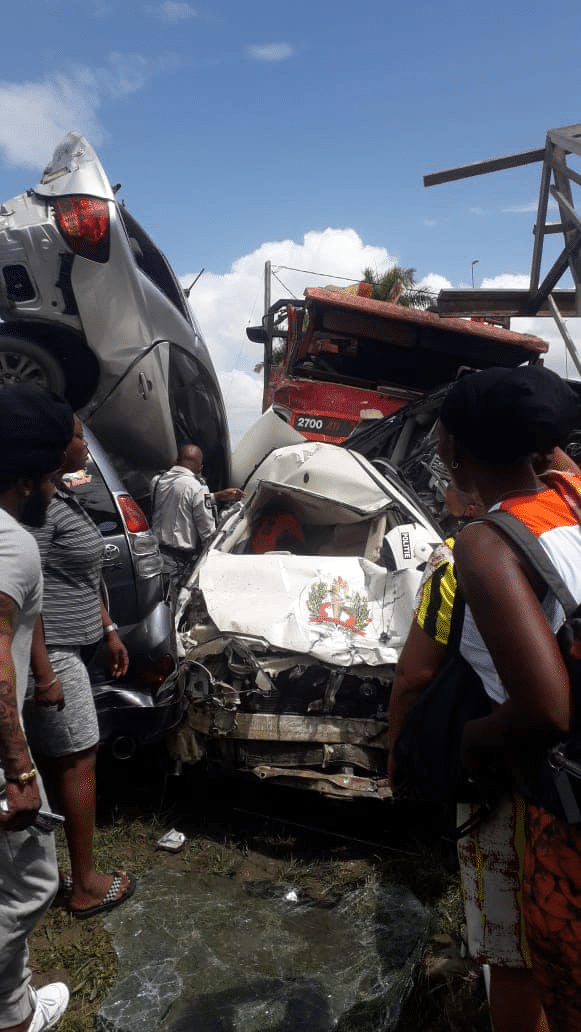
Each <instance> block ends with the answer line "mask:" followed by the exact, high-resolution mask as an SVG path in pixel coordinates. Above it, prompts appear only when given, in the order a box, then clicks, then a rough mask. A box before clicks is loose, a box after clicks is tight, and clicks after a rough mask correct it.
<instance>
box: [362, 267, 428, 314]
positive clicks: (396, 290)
mask: <svg viewBox="0 0 581 1032" xmlns="http://www.w3.org/2000/svg"><path fill="white" fill-rule="evenodd" d="M363 282H364V283H370V284H371V288H372V290H371V296H372V297H373V298H375V300H376V301H395V302H396V303H397V304H400V305H403V306H404V308H428V307H429V306H430V305H431V304H432V303H433V301H434V300H435V298H434V295H433V294H432V292H431V291H430V290H426V288H425V287H417V286H416V270H415V269H411V268H410V269H402V267H401V266H400V265H392V267H391V269H388V270H387V272H384V273H382V274H381V275H380V274H379V273H377V272H374V271H373V269H371V268H367V269H364V271H363ZM400 291H401V293H400Z"/></svg>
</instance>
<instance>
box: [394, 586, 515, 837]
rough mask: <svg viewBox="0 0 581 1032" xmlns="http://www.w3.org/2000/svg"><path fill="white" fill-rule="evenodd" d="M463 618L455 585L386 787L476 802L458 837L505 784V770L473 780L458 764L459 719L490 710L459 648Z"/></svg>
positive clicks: (422, 797)
mask: <svg viewBox="0 0 581 1032" xmlns="http://www.w3.org/2000/svg"><path fill="white" fill-rule="evenodd" d="M463 623H464V601H463V599H462V597H461V595H460V593H459V591H458V590H457V591H456V595H455V598H454V605H453V608H452V617H451V626H450V635H449V638H448V645H447V658H446V659H445V661H444V664H443V666H442V668H441V670H440V671H439V672H438V674H437V675H436V677H435V678H434V680H433V681H431V682H430V684H429V685H427V687H426V688H425V689H424V690H423V692H422V694H421V695H420V697H419V698H418V700H417V701H416V703H415V705H414V706H413V707H412V709H411V710H410V712H409V714H408V717H407V720H406V723H405V726H404V727H403V729H402V731H401V734H400V735H399V737H398V739H397V741H396V743H395V746H394V760H395V769H396V777H395V782H394V784H392V786H391V787H392V791H393V796H394V799H395V800H405V801H409V802H415V803H428V804H432V805H436V806H439V805H449V804H450V803H455V802H467V803H475V804H477V806H476V808H475V810H474V814H473V815H472V816H471V817H470V819H469V820H468V821H467V822H466V823H465V824H463V825H462V826H461V827H459V828H458V829H457V831H456V837H457V838H461V837H462V836H463V835H465V834H467V833H468V831H470V830H471V829H472V828H473V827H475V826H476V825H477V824H478V823H480V821H481V820H483V819H484V818H485V817H486V816H488V814H490V813H491V812H492V811H493V810H494V808H495V807H496V805H497V804H498V802H499V799H500V797H501V796H502V795H503V793H504V791H505V790H506V788H507V787H508V780H507V777H506V775H505V774H504V773H503V774H500V773H499V772H498V771H493V770H491V771H490V772H489V774H488V775H487V776H486V777H484V776H482V777H481V776H480V775H479V776H478V778H477V779H474V778H472V777H471V776H469V775H468V774H467V773H466V771H464V770H463V768H462V763H461V744H462V731H463V728H464V724H465V723H466V722H467V721H468V720H475V719H477V718H478V717H485V716H488V714H489V713H491V712H492V702H491V700H490V698H489V696H488V695H487V694H486V692H485V690H484V687H483V685H482V681H481V680H480V678H479V676H478V674H477V673H476V672H475V671H474V670H473V669H472V667H471V666H470V664H469V663H467V662H466V660H465V659H464V658H463V657H462V656H461V655H460V653H459V651H458V648H459V644H460V638H461V634H462V625H463Z"/></svg>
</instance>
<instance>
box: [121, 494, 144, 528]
mask: <svg viewBox="0 0 581 1032" xmlns="http://www.w3.org/2000/svg"><path fill="white" fill-rule="evenodd" d="M117 504H118V505H119V508H120V509H121V515H122V516H123V519H124V520H125V526H126V527H127V530H128V531H130V533H131V534H140V533H141V531H143V530H149V523H148V522H147V519H146V516H145V513H144V512H143V510H142V509H140V508H139V506H138V504H137V502H136V501H135V500H134V499H133V498H132V497H131V495H128V494H120V495H117Z"/></svg>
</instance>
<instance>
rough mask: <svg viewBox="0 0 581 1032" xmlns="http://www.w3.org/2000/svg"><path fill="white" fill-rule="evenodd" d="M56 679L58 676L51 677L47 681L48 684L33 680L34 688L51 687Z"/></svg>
mask: <svg viewBox="0 0 581 1032" xmlns="http://www.w3.org/2000/svg"><path fill="white" fill-rule="evenodd" d="M57 681H58V677H53V679H52V681H49V682H48V684H39V683H38V681H35V682H34V685H35V687H36V688H43V689H44V688H52V686H53V684H56V683H57Z"/></svg>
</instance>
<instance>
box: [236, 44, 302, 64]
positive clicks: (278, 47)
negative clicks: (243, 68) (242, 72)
mask: <svg viewBox="0 0 581 1032" xmlns="http://www.w3.org/2000/svg"><path fill="white" fill-rule="evenodd" d="M295 53H296V51H295V49H294V47H291V45H290V43H264V44H263V45H262V46H252V47H246V54H247V56H248V57H250V58H251V59H252V60H253V61H286V60H288V58H289V57H294V56H295Z"/></svg>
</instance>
